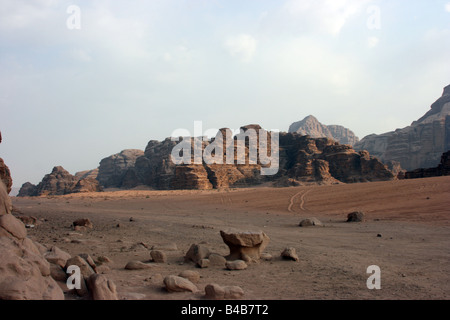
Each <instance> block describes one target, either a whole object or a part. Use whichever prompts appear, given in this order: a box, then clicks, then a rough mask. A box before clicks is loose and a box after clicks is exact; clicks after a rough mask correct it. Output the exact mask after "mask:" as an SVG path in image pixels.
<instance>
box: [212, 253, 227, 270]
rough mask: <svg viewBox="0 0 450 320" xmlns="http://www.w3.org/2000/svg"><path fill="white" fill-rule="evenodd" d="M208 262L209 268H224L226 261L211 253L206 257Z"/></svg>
mask: <svg viewBox="0 0 450 320" xmlns="http://www.w3.org/2000/svg"><path fill="white" fill-rule="evenodd" d="M208 260H209V264H210V265H211V266H217V267H225V263H226V262H227V259H225V257H223V256H221V255H220V254H217V253H211V254H210V255H209V257H208Z"/></svg>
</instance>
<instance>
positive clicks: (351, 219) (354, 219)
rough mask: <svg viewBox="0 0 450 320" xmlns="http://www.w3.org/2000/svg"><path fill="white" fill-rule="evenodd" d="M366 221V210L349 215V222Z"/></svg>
mask: <svg viewBox="0 0 450 320" xmlns="http://www.w3.org/2000/svg"><path fill="white" fill-rule="evenodd" d="M362 221H364V212H361V211H355V212H351V213H349V214H348V215H347V222H362Z"/></svg>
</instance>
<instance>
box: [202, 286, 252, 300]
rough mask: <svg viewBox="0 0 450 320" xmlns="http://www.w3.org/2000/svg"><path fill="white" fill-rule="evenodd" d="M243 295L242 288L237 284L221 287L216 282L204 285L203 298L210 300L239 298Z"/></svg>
mask: <svg viewBox="0 0 450 320" xmlns="http://www.w3.org/2000/svg"><path fill="white" fill-rule="evenodd" d="M243 295H244V290H242V288H240V287H238V286H226V287H222V286H220V285H218V284H216V283H212V284H208V285H207V286H206V287H205V298H206V299H211V300H223V299H239V298H241V297H242V296H243Z"/></svg>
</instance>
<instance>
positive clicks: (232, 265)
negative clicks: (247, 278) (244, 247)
mask: <svg viewBox="0 0 450 320" xmlns="http://www.w3.org/2000/svg"><path fill="white" fill-rule="evenodd" d="M225 267H226V268H227V269H228V270H244V269H247V264H246V263H245V261H243V260H234V261H227V262H226V264H225Z"/></svg>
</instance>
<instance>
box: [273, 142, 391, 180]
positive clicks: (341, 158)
mask: <svg viewBox="0 0 450 320" xmlns="http://www.w3.org/2000/svg"><path fill="white" fill-rule="evenodd" d="M286 177H287V178H289V179H290V181H291V183H292V182H297V185H301V184H309V183H319V184H334V183H342V182H344V183H354V182H369V181H385V180H392V179H394V174H393V173H392V172H391V171H390V170H389V169H388V168H387V167H386V166H385V165H384V164H383V163H381V162H380V161H379V160H378V159H376V158H374V157H372V156H370V155H369V153H368V152H365V151H362V152H356V151H355V150H354V149H353V148H352V147H351V146H349V145H341V144H339V143H337V142H335V141H334V140H331V139H328V138H318V139H313V138H310V137H309V136H302V135H299V134H295V133H294V134H292V133H282V134H280V171H279V174H278V181H283V178H286Z"/></svg>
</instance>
